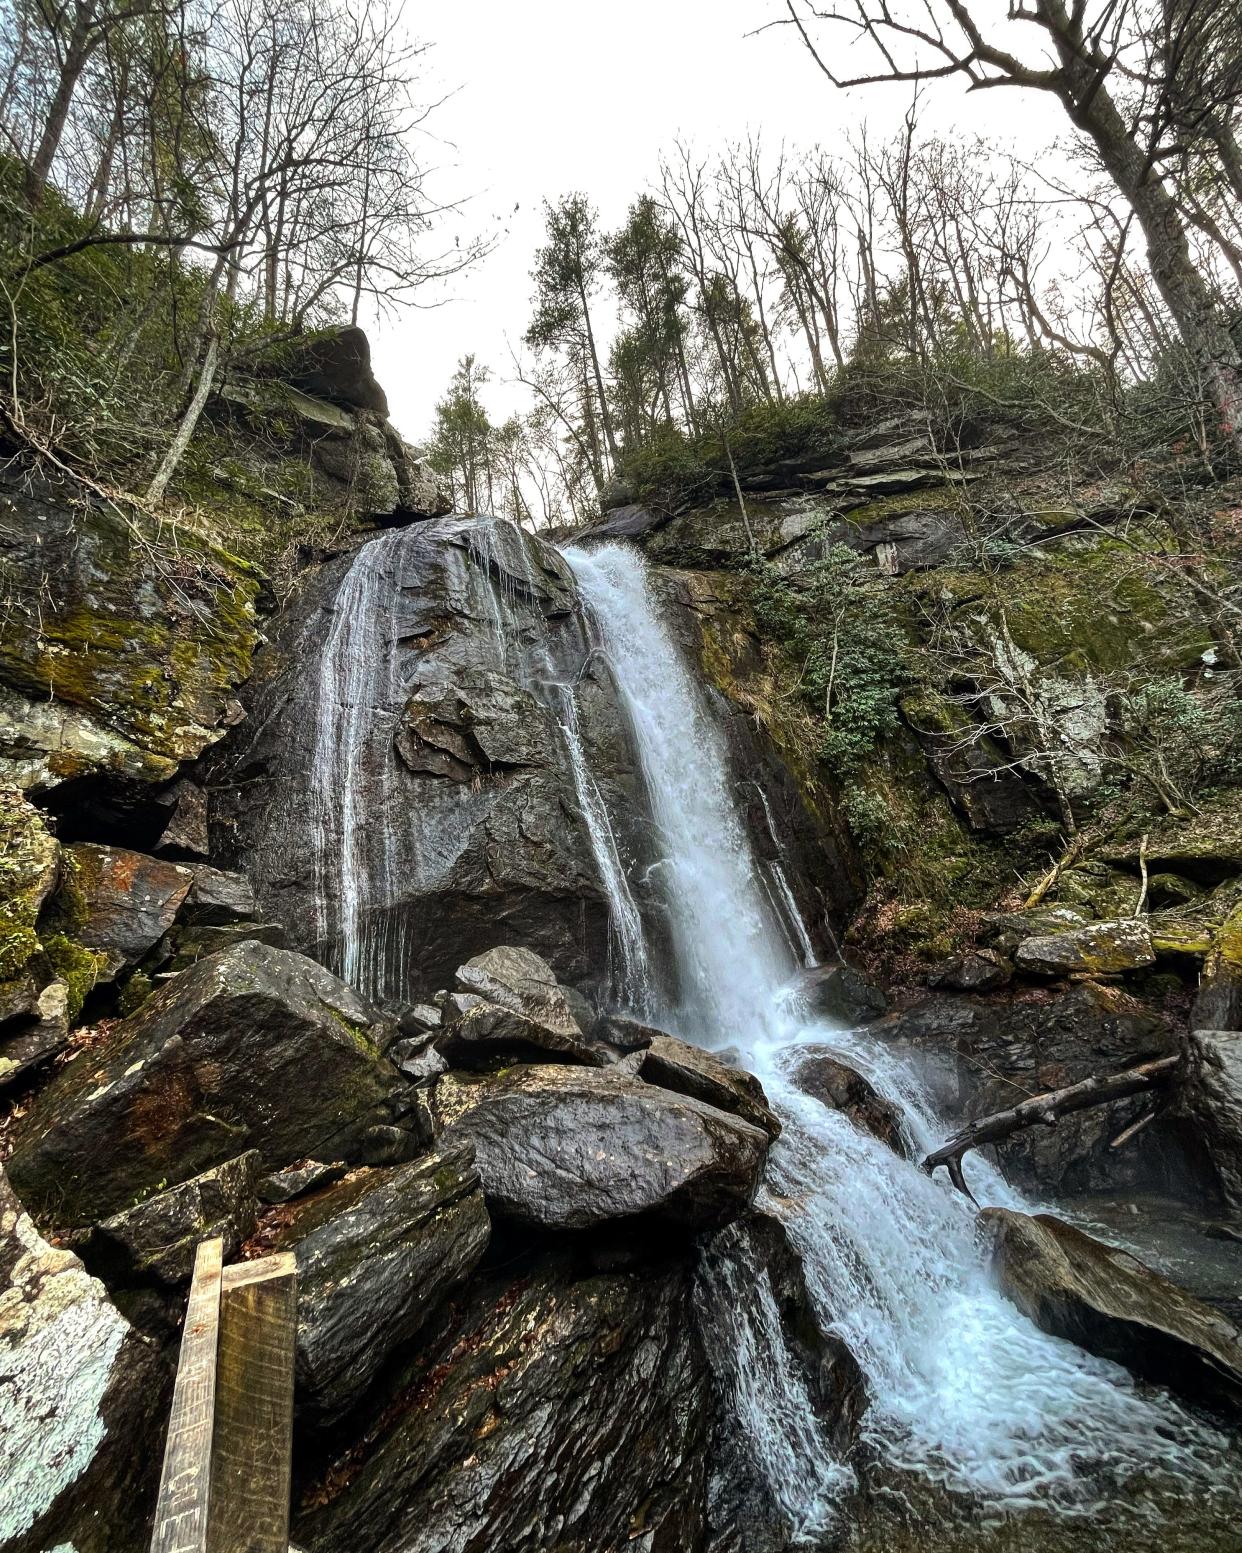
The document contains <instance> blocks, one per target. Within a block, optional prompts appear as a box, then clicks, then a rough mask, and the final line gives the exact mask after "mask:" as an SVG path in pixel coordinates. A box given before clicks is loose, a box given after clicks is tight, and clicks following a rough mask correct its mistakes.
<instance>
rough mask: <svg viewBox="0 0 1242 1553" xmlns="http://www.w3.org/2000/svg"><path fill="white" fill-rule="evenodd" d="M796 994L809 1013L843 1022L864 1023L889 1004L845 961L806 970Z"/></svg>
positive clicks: (874, 1017)
mask: <svg viewBox="0 0 1242 1553" xmlns="http://www.w3.org/2000/svg"><path fill="white" fill-rule="evenodd" d="M798 995H799V998H800V999H801V1000H802V1002H803V1003H804V1004H805V1006H806V1008H807V1010H808V1011H809V1012H810V1013H812V1014H817V1015H819V1017H820V1018H823V1019H831V1020H834V1021H835V1022H837V1023H838V1024H844V1025H862V1024H867V1023H868V1022H869V1021H870V1020H872V1019H878V1018H879V1017H880V1015H881V1014H883V1013H884V1011H885V1009H887V1007H888V999H887V998H886V997H885V996H884V993H883V992H882V991H881V990H880V988H879V987H877V986H876V985H875V983H874V982H872V981H869V980H868V979H867V977H866V976H864V975H863V973H862V972H861V971H859V970H855V968H854V967H853V966H852V965H846V964H845V963H844V962H842V963H840V964H837V965H821V966H819V967H818V968H817V969H815V970H813V971H808V972H807V973H806V976H805V977H804V978H803V980H802V981H801V982H800V983H799V985H798Z"/></svg>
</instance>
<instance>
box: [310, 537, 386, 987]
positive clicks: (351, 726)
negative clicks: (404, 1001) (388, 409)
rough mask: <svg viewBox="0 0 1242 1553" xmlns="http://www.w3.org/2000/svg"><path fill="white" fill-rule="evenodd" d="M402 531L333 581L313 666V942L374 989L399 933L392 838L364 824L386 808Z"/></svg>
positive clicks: (352, 978) (366, 549)
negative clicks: (393, 914) (327, 621)
mask: <svg viewBox="0 0 1242 1553" xmlns="http://www.w3.org/2000/svg"><path fill="white" fill-rule="evenodd" d="M408 537H409V531H408V530H406V529H394V531H393V532H392V533H391V534H385V535H384V536H383V537H382V538H380V539H376V540H373V541H372V542H371V543H370V544H366V545H363V546H362V548H361V549H360V550H359V551H358V553H357V555H356V556H355V557H354V559H353V562H352V563H351V565H350V567H349V570H348V571H347V572H346V573H345V576H344V577H343V578H342V579H341V583H340V586H339V587H338V589H337V591H336V596H335V598H334V599H333V602H332V623H331V626H330V627H329V630H328V635H327V639H326V641H325V642H324V646H323V654H322V657H321V658H320V663H319V680H318V685H317V693H316V723H315V747H314V756H313V762H312V766H311V775H310V820H311V830H312V835H313V838H314V858H315V915H316V923H315V929H316V937H317V939H318V940H319V943H320V945H321V946H326V945H328V944H330V943H332V942H335V943H336V944H337V945H338V946H339V948H338V949H337V954H336V963H335V966H334V968H335V969H336V970H337V971H338V972H339V974H340V975H341V976H342V977H343V978H344V979H345V980H346V981H347V982H349V983H351V985H353V986H355V987H360V988H362V989H363V990H365V991H368V992H377V991H380V990H381V989H382V988H384V987H385V985H387V984H390V983H391V982H394V981H395V982H396V983H397V984H400V983H401V981H403V980H404V967H403V966H402V965H400V964H391V965H390V964H389V958H390V956H391V955H393V954H395V955H397V956H398V957H399V956H400V954H401V944H402V938H401V935H400V934H392V933H390V932H388V931H387V924H386V922H385V920H384V918H383V916H382V911H381V909H382V907H383V906H384V904H385V903H386V902H387V901H388V900H390V899H391V897H392V870H393V849H392V832H391V830H390V828H389V827H388V826H387V825H385V824H378V825H377V824H375V823H373V821H372V820H371V818H370V817H371V816H374V815H383V814H384V813H385V812H386V810H387V807H388V804H387V799H388V794H389V786H390V783H391V782H392V780H393V772H394V766H393V758H392V737H393V717H394V715H395V714H394V708H395V706H396V704H397V701H398V692H399V686H398V685H397V683H396V674H397V657H396V653H395V651H394V638H395V636H396V629H397V628H396V624H395V610H396V608H397V605H398V603H399V601H400V598H401V583H400V566H401V549H402V547H403V545H404V544H405V543H406V542H407V540H408Z"/></svg>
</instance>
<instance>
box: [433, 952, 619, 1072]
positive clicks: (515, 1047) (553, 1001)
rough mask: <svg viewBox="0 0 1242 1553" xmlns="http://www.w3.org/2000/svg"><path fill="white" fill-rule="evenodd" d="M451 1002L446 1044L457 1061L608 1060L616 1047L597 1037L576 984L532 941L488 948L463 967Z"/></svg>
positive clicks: (470, 1064) (442, 1039)
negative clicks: (565, 980) (577, 1001)
mask: <svg viewBox="0 0 1242 1553" xmlns="http://www.w3.org/2000/svg"><path fill="white" fill-rule="evenodd" d="M456 985H457V988H458V992H457V994H455V995H453V996H451V997H450V998H449V999H448V1000H447V1001H446V1003H445V1008H444V1019H443V1026H442V1031H441V1033H440V1035H439V1036H438V1037H437V1040H436V1045H437V1047H438V1049H439V1051H440V1052H441V1053H442V1054H443V1056H444V1057H445V1058H446V1059H447V1061H448V1062H449V1064H450V1065H451V1066H453V1067H461V1068H479V1067H483V1068H486V1067H492V1066H495V1065H497V1064H498V1063H504V1062H513V1061H516V1062H549V1061H551V1062H571V1063H586V1064H587V1065H588V1066H592V1067H602V1066H604V1065H605V1064H606V1063H607V1062H609V1061H610V1060H611V1059H612V1057H613V1055H614V1054H613V1053H612V1052H611V1051H610V1050H609V1049H608V1048H607V1047H606V1046H604V1045H603V1044H602V1043H600V1042H598V1041H595V1040H592V1039H590V1038H589V1037H588V1036H587V1035H586V1034H585V1032H584V1030H583V1024H582V1020H580V1019H579V1017H578V1015H577V1014H576V1013H575V1012H574V1008H573V1004H572V1002H571V995H570V994H569V992H568V991H567V990H566V989H565V988H563V987H561V986H560V985H558V983H557V980H556V976H555V975H554V973H553V971H552V967H551V966H550V965H549V964H548V962H547V961H546V960H543V959H540V957H539V956H538V955H537V954H534V953H533V952H532V951H531V950H529V949H519V948H500V949H489V950H487V951H486V953H484V954H481V955H476V956H475V957H474V959H473V960H468V961H467V962H466V964H465V965H462V966H459V967H458V969H457V976H456Z"/></svg>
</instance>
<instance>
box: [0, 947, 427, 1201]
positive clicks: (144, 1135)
mask: <svg viewBox="0 0 1242 1553" xmlns="http://www.w3.org/2000/svg"><path fill="white" fill-rule="evenodd" d="M394 1033H395V1032H394V1031H393V1029H392V1027H391V1026H390V1025H388V1024H386V1023H385V1022H384V1021H383V1020H382V1019H381V1018H380V1016H379V1015H378V1013H377V1012H376V1010H375V1009H374V1008H373V1007H372V1006H371V1005H370V1004H368V1003H367V1002H366V1001H365V1000H364V999H362V998H360V997H359V996H358V995H357V993H355V992H353V991H351V989H350V988H348V987H346V986H345V985H344V983H343V982H340V981H338V980H337V978H336V977H335V976H333V975H332V974H331V973H330V972H329V971H326V970H324V968H323V967H322V966H321V965H316V964H315V963H314V962H313V961H311V960H307V959H305V958H304V957H303V956H301V955H295V954H290V953H288V952H287V951H284V950H280V949H272V948H269V947H268V946H267V945H265V944H259V943H254V942H246V943H243V944H239V945H238V946H237V947H236V948H234V949H231V950H228V951H227V952H226V953H224V954H220V955H214V956H212V957H210V958H209V959H206V960H202V961H200V962H199V963H198V964H197V965H196V966H194V967H193V968H192V969H190V970H188V971H186V972H184V974H182V975H181V976H179V977H176V978H174V979H173V980H172V981H171V982H169V983H168V984H167V986H166V987H164V988H163V989H162V990H161V991H160V992H158V993H156V994H154V995H153V996H152V997H150V998H148V1000H147V1001H146V1003H144V1004H143V1006H142V1008H141V1009H140V1010H139V1012H138V1013H137V1014H135V1015H134V1016H133V1017H132V1018H131V1019H128V1020H126V1021H125V1022H124V1023H123V1024H121V1025H119V1026H118V1027H117V1028H116V1030H115V1031H114V1032H113V1033H112V1034H111V1036H110V1037H109V1038H108V1039H106V1040H105V1041H103V1042H101V1043H100V1045H99V1046H97V1047H95V1048H94V1049H92V1050H91V1051H90V1052H88V1053H85V1054H84V1055H83V1056H81V1057H80V1058H78V1060H77V1061H76V1062H72V1063H69V1064H68V1065H67V1066H66V1067H65V1068H64V1070H63V1071H62V1072H61V1073H59V1074H58V1075H57V1077H56V1078H55V1079H54V1080H53V1082H52V1083H51V1084H50V1085H49V1086H48V1087H47V1088H46V1089H45V1090H43V1091H42V1092H41V1093H40V1094H39V1096H38V1098H37V1100H36V1101H35V1102H34V1103H33V1104H32V1105H31V1107H30V1110H29V1112H28V1114H27V1115H26V1116H25V1117H24V1118H23V1120H22V1122H21V1123H20V1125H19V1127H18V1128H17V1129H16V1132H15V1135H14V1140H13V1142H14V1151H13V1157H12V1160H11V1162H10V1167H9V1169H10V1175H11V1178H12V1180H13V1184H14V1186H15V1187H16V1188H17V1189H18V1190H19V1191H20V1192H21V1193H22V1195H23V1197H24V1198H25V1200H26V1201H27V1202H28V1203H29V1204H30V1205H31V1207H32V1208H34V1209H35V1210H37V1211H38V1212H40V1213H43V1214H46V1215H49V1216H54V1217H55V1219H56V1221H57V1222H58V1223H60V1224H85V1223H88V1222H91V1221H97V1220H99V1219H102V1218H106V1217H107V1216H108V1215H110V1214H112V1213H116V1212H119V1211H120V1210H121V1209H123V1208H126V1207H129V1206H130V1205H131V1204H132V1203H134V1202H135V1201H136V1200H137V1199H139V1198H140V1197H144V1196H146V1195H147V1194H149V1193H150V1192H151V1190H152V1189H153V1188H155V1187H157V1186H159V1185H161V1184H174V1185H175V1184H176V1183H177V1182H179V1181H185V1180H188V1179H189V1178H190V1177H191V1176H194V1175H197V1174H199V1173H200V1172H201V1171H203V1170H207V1169H209V1168H210V1167H211V1166H213V1165H216V1164H219V1163H221V1162H222V1161H223V1160H225V1159H232V1158H233V1157H235V1156H236V1155H237V1154H238V1153H242V1152H245V1151H246V1150H247V1149H248V1148H256V1149H258V1151H259V1153H260V1155H261V1158H262V1161H263V1164H264V1166H265V1167H266V1168H267V1169H268V1170H269V1171H270V1170H273V1169H279V1168H280V1167H281V1166H283V1165H286V1164H289V1163H290V1162H291V1161H293V1160H300V1159H305V1158H308V1157H311V1158H314V1157H319V1158H327V1159H338V1158H339V1159H346V1160H353V1159H359V1158H360V1157H361V1154H362V1149H363V1138H364V1136H365V1135H366V1134H367V1133H368V1131H369V1130H370V1129H372V1128H374V1127H377V1126H386V1125H388V1124H390V1123H394V1122H395V1123H397V1124H398V1130H400V1131H406V1132H407V1136H409V1135H410V1132H409V1130H408V1129H407V1124H406V1122H405V1119H404V1117H403V1115H402V1111H403V1108H406V1107H408V1105H409V1103H410V1101H409V1097H410V1096H411V1095H413V1094H414V1093H416V1092H414V1091H410V1090H409V1089H408V1086H406V1085H405V1083H404V1081H403V1080H402V1078H401V1076H400V1075H399V1074H398V1073H397V1072H396V1070H395V1069H394V1068H393V1066H392V1064H391V1063H390V1062H389V1061H388V1060H387V1058H386V1057H385V1056H384V1055H383V1049H384V1047H385V1046H387V1044H388V1043H389V1042H390V1041H391V1038H392V1036H393V1034H394ZM415 1146H417V1143H416V1140H415V1139H414V1138H413V1136H410V1147H411V1149H412V1148H413V1147H415Z"/></svg>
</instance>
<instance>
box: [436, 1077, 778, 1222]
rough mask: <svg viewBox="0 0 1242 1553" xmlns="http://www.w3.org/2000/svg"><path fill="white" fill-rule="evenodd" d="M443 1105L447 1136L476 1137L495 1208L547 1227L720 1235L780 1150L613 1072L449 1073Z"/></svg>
mask: <svg viewBox="0 0 1242 1553" xmlns="http://www.w3.org/2000/svg"><path fill="white" fill-rule="evenodd" d="M432 1108H433V1110H434V1112H435V1114H436V1118H437V1121H438V1122H439V1123H440V1125H441V1126H443V1127H444V1128H445V1129H446V1132H445V1137H446V1138H455V1137H462V1136H464V1137H468V1138H470V1139H471V1140H472V1141H473V1143H474V1146H475V1157H476V1161H477V1164H478V1170H479V1176H480V1178H481V1179H482V1182H483V1190H484V1193H485V1195H486V1197H487V1201H488V1205H489V1207H490V1208H491V1209H492V1210H493V1212H494V1213H496V1214H497V1215H499V1216H502V1217H504V1218H508V1219H511V1220H513V1221H515V1222H516V1223H519V1224H524V1225H527V1226H529V1227H531V1228H537V1229H549V1230H578V1229H590V1228H593V1227H595V1226H598V1225H601V1224H606V1223H609V1222H611V1221H615V1220H635V1219H643V1220H645V1221H648V1222H651V1223H657V1224H661V1225H665V1226H673V1227H677V1228H680V1229H686V1230H700V1229H712V1228H718V1227H720V1226H721V1225H724V1224H726V1223H728V1222H729V1220H730V1219H733V1218H736V1217H737V1215H738V1214H739V1213H741V1212H743V1211H745V1209H746V1208H747V1207H749V1205H750V1203H751V1201H752V1199H753V1197H754V1194H755V1190H756V1188H757V1186H758V1184H759V1176H760V1172H761V1170H762V1168H763V1162H764V1159H765V1157H766V1155H767V1150H768V1137H767V1134H766V1133H764V1132H762V1131H761V1130H760V1129H759V1128H758V1127H754V1126H752V1125H751V1124H750V1123H749V1122H745V1121H742V1120H741V1119H740V1118H739V1117H736V1116H729V1115H727V1114H726V1113H725V1112H723V1111H720V1110H717V1109H716V1108H715V1107H713V1106H710V1105H704V1104H703V1102H702V1101H700V1100H694V1099H691V1098H690V1097H688V1096H683V1095H677V1094H673V1093H671V1092H669V1091H667V1090H663V1089H657V1088H655V1087H654V1086H653V1085H650V1084H643V1083H640V1082H636V1081H635V1080H634V1079H632V1078H630V1077H628V1076H627V1075H625V1074H621V1073H617V1072H615V1071H613V1070H609V1069H593V1068H574V1067H562V1066H557V1067H525V1068H515V1069H513V1070H511V1071H509V1072H507V1073H504V1074H488V1075H480V1076H478V1077H467V1076H464V1075H463V1076H458V1075H456V1074H448V1075H446V1076H445V1077H444V1078H442V1079H440V1081H439V1082H438V1084H437V1085H436V1087H435V1090H434V1091H433V1098H432Z"/></svg>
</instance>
